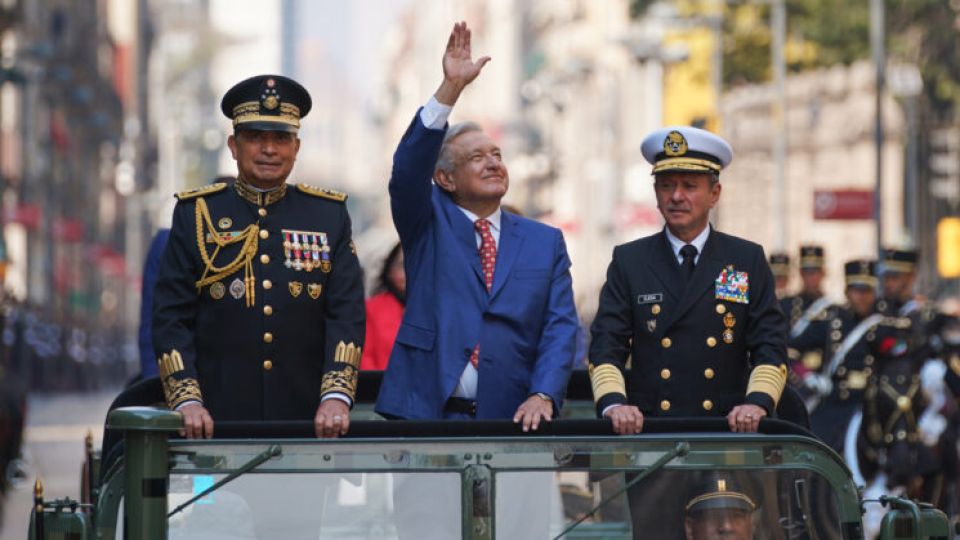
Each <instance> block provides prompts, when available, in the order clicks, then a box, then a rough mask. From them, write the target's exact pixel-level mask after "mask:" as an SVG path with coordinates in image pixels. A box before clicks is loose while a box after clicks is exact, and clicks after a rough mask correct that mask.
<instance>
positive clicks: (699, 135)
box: [640, 126, 733, 174]
mask: <svg viewBox="0 0 960 540" xmlns="http://www.w3.org/2000/svg"><path fill="white" fill-rule="evenodd" d="M640 151H641V152H642V153H643V157H644V158H645V159H646V160H647V161H648V162H650V164H652V165H653V173H654V174H656V173H661V172H689V173H703V172H706V173H715V174H720V171H721V170H722V169H723V168H724V167H726V166H727V165H729V164H730V162H731V161H732V160H733V150H732V149H731V148H730V145H729V144H727V141H725V140H723V139H721V138H720V137H719V136H717V135H714V134H713V133H710V132H709V131H707V130H704V129H700V128H695V127H690V126H672V127H665V128H661V129H658V130H656V131H654V132H653V133H651V134H649V135H647V136H646V138H644V139H643V144H642V145H641V146H640Z"/></svg>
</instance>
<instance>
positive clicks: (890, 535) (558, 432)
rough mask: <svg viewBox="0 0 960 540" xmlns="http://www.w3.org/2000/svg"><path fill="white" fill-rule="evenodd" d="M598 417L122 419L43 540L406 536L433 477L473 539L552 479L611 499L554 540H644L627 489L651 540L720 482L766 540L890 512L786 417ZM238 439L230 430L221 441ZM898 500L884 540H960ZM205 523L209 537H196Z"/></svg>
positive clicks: (45, 512) (845, 529)
mask: <svg viewBox="0 0 960 540" xmlns="http://www.w3.org/2000/svg"><path fill="white" fill-rule="evenodd" d="M593 414H594V413H593V407H592V403H590V402H583V403H568V406H567V407H566V408H565V415H564V418H563V419H558V420H555V421H554V422H552V423H550V424H549V425H548V426H546V427H545V428H544V429H543V430H542V431H541V432H539V433H537V434H525V433H522V432H521V431H520V430H519V429H518V428H517V427H516V426H514V425H513V424H512V423H510V422H488V421H478V422H463V423H461V422H446V423H445V422H420V423H417V422H412V423H405V422H384V421H382V420H381V421H377V420H374V418H375V415H374V414H373V413H372V411H371V410H370V409H369V406H358V410H357V411H355V413H354V415H353V417H352V418H353V419H354V421H353V423H352V424H351V436H350V437H347V438H343V439H334V440H318V439H314V438H312V437H310V436H309V433H310V432H311V431H312V424H311V423H309V422H286V423H282V425H279V429H272V430H271V429H267V432H272V433H274V435H272V436H267V437H265V438H264V437H262V436H258V437H256V438H253V437H245V436H243V433H242V432H243V429H250V428H249V427H244V426H241V428H242V429H239V433H240V434H239V435H237V434H234V435H233V436H232V437H235V438H223V439H212V440H183V439H178V438H176V432H177V430H178V429H179V428H180V426H181V419H180V415H179V414H177V413H175V412H170V411H168V410H164V409H160V408H152V407H127V408H119V409H115V410H113V411H111V412H110V413H109V416H108V419H107V426H106V428H107V429H108V430H112V431H114V432H115V433H122V437H123V441H124V450H123V453H122V457H121V458H120V459H116V460H114V461H113V462H111V463H104V462H102V461H101V459H100V455H99V453H97V452H93V451H92V449H90V451H89V452H88V454H89V456H88V457H89V459H88V462H87V464H86V465H85V475H84V478H85V479H89V481H85V486H84V495H83V496H82V498H83V499H84V500H83V501H72V500H67V499H60V500H50V501H48V500H45V499H44V498H43V495H42V493H41V492H40V490H39V488H38V493H37V494H36V501H35V502H36V504H35V505H34V510H33V512H32V514H31V517H30V519H31V524H30V532H29V534H30V536H29V538H31V539H35V538H36V539H63V540H74V539H75V540H86V539H103V540H106V539H110V540H112V539H115V538H125V539H138V540H160V539H164V540H166V539H167V538H194V537H196V538H214V537H216V538H220V537H221V536H215V535H214V536H211V535H210V534H211V533H210V532H209V531H211V530H212V531H219V533H218V534H221V535H222V537H223V538H273V537H278V538H279V537H296V534H287V535H281V533H279V532H277V531H279V530H285V529H283V528H284V527H289V528H290V529H289V530H291V531H292V530H296V531H300V532H301V533H302V532H303V531H311V532H309V533H304V536H303V537H310V538H318V537H319V538H343V539H349V538H397V537H398V536H399V535H398V533H397V530H398V529H399V527H400V525H397V524H396V523H397V522H399V520H402V519H403V516H402V515H401V514H403V511H402V510H398V508H397V507H396V505H394V506H393V507H392V510H391V496H390V493H391V491H392V490H396V489H398V488H397V486H398V485H399V484H400V483H403V482H407V483H408V484H411V485H415V484H416V483H417V482H422V481H424V482H426V481H428V480H429V481H430V482H434V481H440V482H442V483H444V486H445V487H444V489H446V490H447V491H446V493H448V494H452V495H450V497H448V499H452V498H455V497H457V496H459V501H460V504H459V512H458V515H456V516H449V515H448V516H440V515H437V516H436V519H437V520H446V521H447V522H448V523H449V521H450V520H456V522H459V523H458V525H459V530H460V536H461V537H462V538H469V539H473V540H492V539H494V538H501V539H502V538H511V536H510V535H509V534H507V533H505V532H503V531H500V535H499V536H498V530H499V529H498V524H499V523H500V522H501V521H503V522H504V523H506V521H507V520H508V518H509V516H508V514H510V512H513V511H515V508H514V507H515V506H516V505H517V496H516V495H512V494H511V493H510V492H507V491H506V489H507V488H506V487H503V486H507V485H508V484H510V485H514V486H515V485H518V484H521V485H522V484H523V483H525V482H526V479H528V478H529V479H534V483H536V481H537V480H536V479H537V478H539V479H548V480H549V479H557V478H561V477H563V475H570V476H572V477H576V478H586V479H588V480H589V484H588V485H590V486H593V488H596V489H594V490H593V492H592V493H588V494H587V495H588V496H587V497H586V498H584V497H580V498H574V499H571V500H573V501H577V502H579V503H580V504H581V505H585V506H584V508H583V509H581V510H579V511H578V512H576V513H575V514H571V515H567V510H568V507H569V506H570V504H568V502H567V499H563V500H562V501H561V505H560V506H562V507H563V511H564V516H563V518H562V519H560V520H559V521H558V520H554V521H552V522H551V525H550V527H551V528H550V530H549V535H544V536H545V537H549V538H558V537H560V538H567V539H580V540H583V539H610V540H622V539H629V538H632V532H631V530H632V529H631V528H632V526H633V525H632V522H631V517H630V515H629V514H630V510H629V505H628V503H627V497H626V494H625V489H626V488H625V486H626V483H627V482H634V483H635V484H636V486H637V489H648V491H647V492H646V493H648V498H644V500H648V499H649V500H650V501H651V504H650V505H649V508H647V507H643V508H642V509H641V510H639V511H638V516H639V517H638V516H633V520H634V521H636V520H638V519H640V521H641V522H643V523H649V526H650V527H651V528H650V529H649V532H650V534H649V535H648V536H646V537H650V538H658V537H663V538H666V536H662V535H663V534H664V533H663V532H662V531H673V530H676V531H682V518H683V514H682V506H683V501H685V500H686V498H685V497H686V496H687V494H686V490H684V489H683V488H682V487H681V486H682V485H683V484H685V483H687V479H688V478H693V477H695V476H697V475H702V474H703V473H705V472H710V471H725V473H727V474H732V475H739V476H740V478H742V479H744V480H746V481H747V482H748V483H752V484H753V486H754V487H755V490H754V493H755V494H759V495H756V496H755V497H756V498H757V499H758V501H759V504H760V506H762V507H764V508H765V510H764V511H763V513H761V514H758V515H757V516H755V524H756V533H755V538H764V539H765V538H771V539H775V538H810V539H817V538H843V539H851V540H853V539H859V538H863V524H862V521H861V515H862V508H863V505H864V504H880V502H864V501H862V500H861V496H860V492H859V491H858V488H857V486H856V485H854V482H853V480H852V477H851V474H850V471H849V470H848V469H847V467H846V465H845V464H844V463H843V461H842V460H841V459H840V457H839V456H837V455H836V453H834V452H833V451H832V450H831V449H830V448H828V447H827V446H825V445H823V444H822V443H821V442H819V441H818V440H816V439H814V438H812V437H810V436H809V435H808V434H805V432H804V431H803V430H800V429H795V428H794V427H793V426H792V425H791V424H787V423H785V422H783V421H777V420H765V421H764V426H762V428H763V430H764V431H766V432H767V433H763V434H735V433H730V432H725V430H724V427H723V426H724V423H725V421H724V420H723V419H700V420H698V421H696V422H693V423H692V424H691V423H689V422H688V423H687V424H686V428H690V427H691V426H692V427H693V430H692V431H688V432H672V427H673V425H674V424H675V423H671V422H668V421H662V420H660V419H648V429H647V430H645V433H643V434H640V435H636V436H624V437H620V436H615V435H613V434H612V433H611V431H610V426H609V424H608V423H607V422H605V421H601V420H595V419H592V417H593ZM588 418H589V419H588ZM681 424H682V422H681ZM272 427H274V428H276V427H277V426H272ZM228 428H229V426H225V425H223V424H218V426H217V429H218V433H220V430H222V429H228ZM101 466H103V467H106V469H105V470H103V471H102V474H101V471H100V470H99V468H100V467H101ZM538 475H539V476H538ZM391 482H393V483H392V487H391ZM558 482H559V481H558ZM356 484H362V485H364V486H365V490H366V491H364V493H365V494H366V495H365V496H366V499H365V500H364V501H362V502H361V504H359V505H358V504H352V505H351V503H343V502H342V501H339V499H337V501H336V503H335V504H331V503H330V501H331V500H332V499H336V497H331V496H330V493H332V491H331V489H332V488H330V486H339V488H336V489H339V491H337V493H338V495H337V497H339V496H340V494H342V493H343V492H344V489H343V488H346V490H345V491H347V492H350V491H351V490H354V489H355V485H356ZM501 484H502V486H501V487H503V489H499V488H498V485H501ZM320 486H326V487H320ZM351 486H353V487H351ZM377 486H379V488H377ZM645 486H646V487H645ZM448 488H449V489H448ZM336 489H335V490H334V491H336ZM317 493H324V495H322V496H321V497H326V498H325V499H323V500H324V501H326V502H325V503H324V505H322V508H319V507H318V505H316V504H314V503H312V502H310V501H307V500H305V499H304V497H306V498H307V499H309V498H310V497H313V496H314V495H316V494H317ZM431 493H434V492H432V491H430V492H427V495H426V497H427V498H429V497H430V496H432V495H430V494H431ZM238 494H239V495H238ZM435 496H436V497H437V500H435V501H429V500H428V501H426V502H427V503H428V504H437V505H438V506H437V508H440V507H442V506H443V505H444V504H446V505H447V506H449V505H450V504H451V501H450V500H441V495H435ZM511 497H512V498H511ZM255 501H256V502H255ZM394 502H396V501H394ZM882 502H883V503H884V504H887V505H889V507H890V511H889V512H888V513H887V514H886V515H885V516H884V519H883V522H882V526H881V530H880V536H879V537H880V538H883V539H890V540H894V539H901V538H904V539H906V538H917V539H947V538H951V537H952V534H953V533H952V532H951V527H950V523H949V521H948V518H947V517H946V515H945V514H943V513H942V512H940V511H939V510H936V509H934V508H932V507H929V506H926V505H918V504H916V503H913V502H911V501H908V500H905V499H901V498H895V497H892V498H885V499H884V500H883V501H882ZM453 503H454V504H453V507H454V508H456V504H455V501H453ZM344 504H345V505H346V506H344ZM397 504H399V503H397ZM527 504H529V502H528V503H527ZM311 509H313V510H311ZM391 512H392V513H391ZM644 512H648V513H649V515H648V516H647V518H649V520H648V521H644V519H646V518H643V515H644V514H643V513H644ZM171 513H172V515H171V516H169V517H168V514H171ZM211 516H216V519H210V518H211ZM511 519H512V518H511ZM218 520H219V521H218ZM577 520H581V521H580V522H579V523H577ZM195 523H196V524H200V525H202V527H207V529H203V528H202V527H200V528H198V529H197V530H196V531H195V532H192V531H191V527H193V524H195ZM264 523H266V524H264ZM300 523H302V524H303V527H302V528H300V529H296V526H297V525H298V524H300ZM251 524H260V525H257V526H258V527H259V528H256V527H254V526H253V525H251ZM241 525H244V526H248V529H249V530H248V531H247V532H245V533H243V534H238V535H237V536H231V535H230V534H229V531H227V530H226V529H230V528H231V527H233V528H240V527H241ZM455 525H457V523H455ZM225 527H226V529H225ZM264 527H265V528H266V529H264ZM278 527H279V528H278ZM317 527H319V529H317ZM658 527H659V529H658ZM204 530H206V531H207V532H206V533H204ZM264 530H266V531H272V532H266V533H265V532H264ZM316 530H320V531H321V533H320V534H319V535H318V534H317V532H316ZM658 530H660V531H661V532H656V531H658ZM255 531H256V532H255ZM680 534H682V533H679V532H678V533H677V535H678V536H676V537H682V536H679V535H680ZM191 535H194V536H191Z"/></svg>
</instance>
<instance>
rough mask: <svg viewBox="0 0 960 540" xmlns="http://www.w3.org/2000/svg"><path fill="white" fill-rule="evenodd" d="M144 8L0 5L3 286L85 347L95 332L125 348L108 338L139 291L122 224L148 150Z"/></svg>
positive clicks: (134, 238)
mask: <svg viewBox="0 0 960 540" xmlns="http://www.w3.org/2000/svg"><path fill="white" fill-rule="evenodd" d="M143 8H144V3H143V2H121V1H119V0H112V1H109V0H84V1H79V2H68V1H60V0H30V1H9V2H4V3H3V7H2V8H0V9H2V13H0V40H2V64H3V73H4V76H3V77H2V81H0V172H2V176H0V190H2V194H3V197H2V206H3V232H4V234H3V239H4V244H5V249H4V252H5V253H4V255H5V260H6V263H7V264H6V268H5V269H6V275H5V276H4V277H5V283H4V287H5V290H6V291H7V292H8V293H10V294H11V295H12V297H13V298H15V299H16V300H17V301H20V302H24V304H25V305H28V306H31V309H33V310H35V311H36V313H38V314H39V316H40V317H42V318H43V319H44V320H47V321H50V323H51V324H53V325H54V326H55V327H57V328H59V329H60V330H61V331H62V332H61V333H62V334H72V335H74V336H81V337H75V338H74V341H78V340H82V341H84V345H83V347H80V348H85V347H86V344H85V340H86V337H83V336H85V335H86V334H87V333H91V335H92V334H95V333H98V332H106V333H109V334H111V337H110V338H109V341H110V342H112V343H116V344H118V346H125V344H127V341H126V339H125V338H124V336H123V333H122V332H120V333H118V334H116V335H114V332H115V331H116V330H117V329H122V328H124V327H127V326H129V325H128V324H127V323H126V321H129V320H130V317H129V314H130V311H128V310H130V309H132V307H133V306H134V305H135V303H134V302H135V301H134V298H135V297H136V296H137V294H136V291H137V286H138V283H139V274H138V272H137V271H136V269H135V268H134V269H132V268H130V265H129V262H130V261H131V259H129V257H130V252H131V243H134V244H135V243H137V242H139V241H140V237H139V235H136V234H134V235H130V234H129V230H130V228H129V227H128V225H129V220H130V218H131V216H132V215H134V216H135V215H136V214H135V213H132V212H131V208H130V206H129V196H130V195H131V194H133V193H134V192H135V191H136V186H137V183H138V182H141V181H143V178H144V173H145V171H146V170H147V169H148V167H149V154H150V152H149V144H148V143H147V142H146V141H145V139H144V138H143V137H141V130H140V129H139V127H140V126H141V125H143V122H144V118H143V117H142V116H141V115H142V113H143V112H144V104H145V103H146V96H145V91H146V88H145V87H144V80H143V78H142V76H141V73H142V72H141V71H139V68H140V67H141V66H142V65H143V61H144V58H145V57H146V51H147V49H148V43H149V32H148V31H146V27H145V24H144V20H143V19H142V18H141V17H140V16H139V14H140V13H141V12H142V11H141V10H142V9H143ZM120 29H124V30H129V31H118V30H120ZM71 329H73V330H71ZM78 331H79V334H78V333H77V332H78ZM81 338H82V339H81ZM91 339H92V338H91ZM75 349H76V350H79V348H77V347H75Z"/></svg>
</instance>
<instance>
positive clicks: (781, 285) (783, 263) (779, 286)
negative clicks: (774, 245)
mask: <svg viewBox="0 0 960 540" xmlns="http://www.w3.org/2000/svg"><path fill="white" fill-rule="evenodd" d="M770 270H771V271H772V272H773V283H774V287H775V288H776V292H777V298H783V297H784V296H786V294H787V286H788V285H789V284H790V255H787V254H786V253H784V252H782V251H777V252H774V253H771V254H770Z"/></svg>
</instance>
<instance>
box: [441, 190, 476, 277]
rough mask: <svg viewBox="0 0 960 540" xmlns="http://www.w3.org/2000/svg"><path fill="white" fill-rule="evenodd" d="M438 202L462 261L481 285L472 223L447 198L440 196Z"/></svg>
mask: <svg viewBox="0 0 960 540" xmlns="http://www.w3.org/2000/svg"><path fill="white" fill-rule="evenodd" d="M434 189H440V188H434ZM440 200H441V201H443V202H442V204H443V210H444V212H446V214H447V222H448V223H450V230H451V231H452V232H453V236H454V238H456V241H457V245H459V246H460V249H461V251H463V256H464V260H466V261H467V265H468V266H470V268H473V272H474V274H476V276H477V279H479V280H480V284H481V285H482V284H483V271H482V270H481V269H480V253H479V251H478V249H477V236H476V231H475V229H474V228H473V223H471V222H470V219H469V218H467V216H466V215H465V214H464V213H463V211H462V210H460V208H459V207H458V206H457V205H455V204H453V201H451V200H450V198H449V197H447V196H445V195H442V194H441V196H440Z"/></svg>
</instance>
